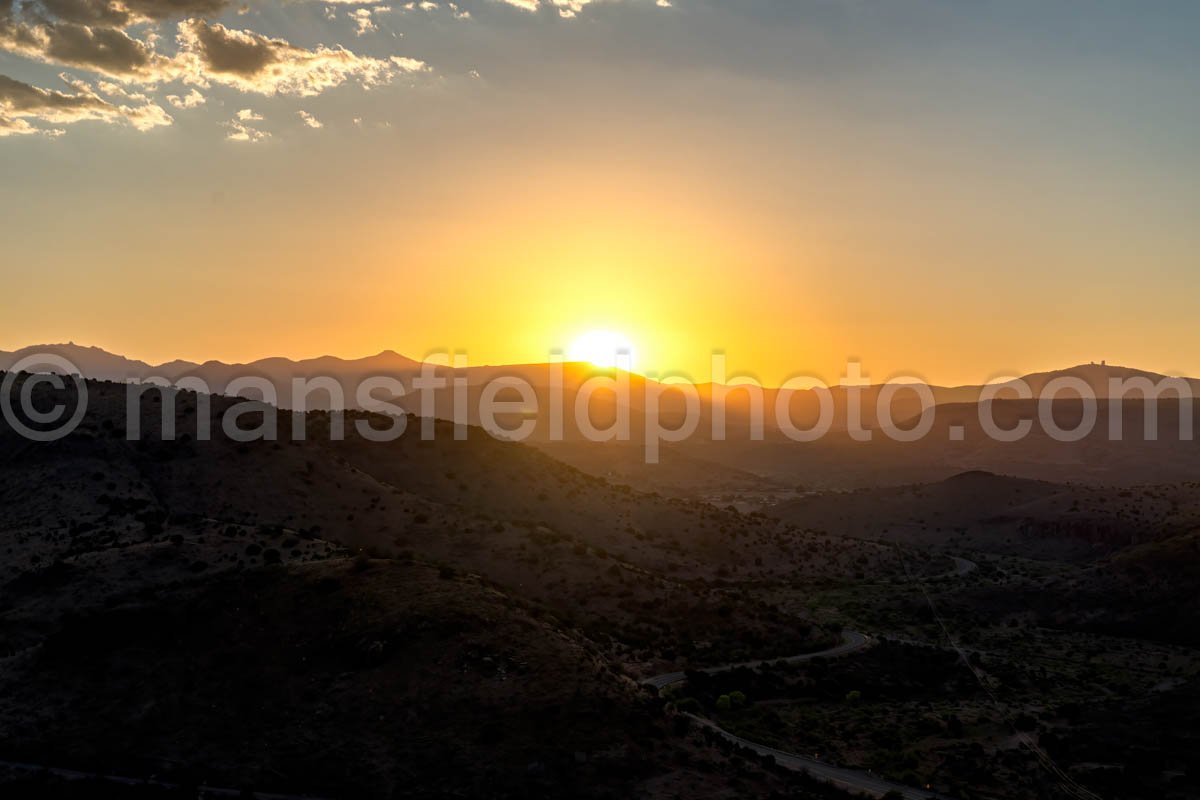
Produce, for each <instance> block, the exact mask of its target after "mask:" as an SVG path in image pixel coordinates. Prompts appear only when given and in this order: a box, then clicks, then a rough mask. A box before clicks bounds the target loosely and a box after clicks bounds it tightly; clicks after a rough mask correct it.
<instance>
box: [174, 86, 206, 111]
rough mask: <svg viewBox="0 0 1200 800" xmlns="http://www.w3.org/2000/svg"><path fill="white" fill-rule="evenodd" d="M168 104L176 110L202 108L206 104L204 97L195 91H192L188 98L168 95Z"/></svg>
mask: <svg viewBox="0 0 1200 800" xmlns="http://www.w3.org/2000/svg"><path fill="white" fill-rule="evenodd" d="M167 102H168V103H170V104H171V105H173V106H174V107H175V108H180V109H188V108H196V107H198V106H202V105H204V103H205V99H204V95H202V94H200V93H199V92H198V91H196V90H195V89H192V91H191V92H190V93H188V95H187V96H186V97H180V96H179V95H177V94H169V95H167Z"/></svg>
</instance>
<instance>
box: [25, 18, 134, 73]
mask: <svg viewBox="0 0 1200 800" xmlns="http://www.w3.org/2000/svg"><path fill="white" fill-rule="evenodd" d="M44 33H45V39H44V42H45V47H44V48H43V49H42V53H43V54H44V56H45V58H46V60H47V61H53V62H55V63H57V64H69V65H71V66H79V67H86V68H87V69H90V70H92V71H94V72H103V73H105V74H108V75H119V76H125V75H138V74H145V73H146V72H148V71H149V70H150V69H151V66H152V64H153V62H154V50H153V49H152V48H151V47H150V46H149V45H147V44H146V43H145V42H141V41H138V40H137V39H134V38H132V37H131V36H129V35H128V34H126V33H125V32H124V31H121V30H117V29H115V28H90V27H88V26H86V25H78V24H75V23H60V24H57V25H52V26H47V27H46V28H45V29H44Z"/></svg>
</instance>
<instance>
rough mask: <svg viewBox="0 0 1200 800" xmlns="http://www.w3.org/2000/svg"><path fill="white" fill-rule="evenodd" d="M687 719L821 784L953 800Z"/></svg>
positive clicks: (909, 798) (917, 799) (907, 799)
mask: <svg viewBox="0 0 1200 800" xmlns="http://www.w3.org/2000/svg"><path fill="white" fill-rule="evenodd" d="M685 716H687V717H688V718H689V719H691V720H692V721H693V722H695V723H696V724H697V725H700V726H701V727H704V728H708V729H709V730H711V731H713V732H715V733H716V734H717V735H718V736H720V737H721V738H723V739H725V740H726V741H729V742H732V743H733V744H735V745H738V746H740V747H745V748H747V749H749V750H753V751H754V752H755V753H758V754H759V755H760V756H771V757H773V758H774V759H775V763H776V764H778V765H779V766H781V767H783V768H784V769H790V770H792V771H793V772H807V773H808V774H809V775H811V776H812V777H814V778H816V779H817V780H821V781H825V782H826V783H829V784H832V785H834V786H836V787H838V788H839V789H845V790H847V791H850V792H862V793H865V794H868V795H871V796H872V797H883V796H884V795H885V794H887V793H888V792H897V793H899V795H900V796H901V797H903V798H904V800H950V798H948V797H946V796H945V795H941V794H937V793H935V792H933V791H930V790H928V789H914V788H913V787H911V786H905V785H904V784H900V783H892V782H891V781H887V780H884V779H883V778H877V777H876V776H874V775H872V774H870V773H868V772H860V771H859V770H854V769H845V768H844V767H837V766H834V765H833V764H826V763H825V762H824V761H818V760H816V759H815V758H805V757H804V756H798V755H796V754H795V753H788V752H786V751H783V750H776V749H775V748H774V747H767V746H766V745H765V744H758V743H756V742H752V741H750V740H749V739H743V738H742V737H740V736H737V735H735V734H732V733H730V732H729V731H727V730H725V729H724V728H722V727H720V726H719V725H717V724H716V723H715V722H713V721H712V720H710V719H705V718H704V717H698V716H696V715H695V714H686V715H685Z"/></svg>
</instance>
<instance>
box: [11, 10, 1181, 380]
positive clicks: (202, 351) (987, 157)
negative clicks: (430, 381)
mask: <svg viewBox="0 0 1200 800" xmlns="http://www.w3.org/2000/svg"><path fill="white" fill-rule="evenodd" d="M1197 41H1200V4H1198V3H1196V2H1194V0H1180V1H1178V2H1170V1H1167V0H1163V1H1161V2H1154V3H1145V4H1142V3H1136V4H1135V3H1130V2H1112V1H1109V0H1095V2H1089V3H1074V2H1071V3H1067V2H1061V3H1060V2H1047V0H1035V1H1032V2H1024V0H1003V2H951V1H950V0H886V1H885V0H880V1H879V2H868V1H867V0H822V1H820V2H807V1H805V0H737V1H736V2H734V1H733V0H671V2H670V3H667V2H664V0H658V2H655V0H593V1H592V2H588V0H540V2H539V1H538V0H457V2H456V3H448V2H445V1H444V0H437V2H424V3H408V2H402V1H400V0H381V1H380V2H378V3H375V4H370V3H356V2H344V0H339V2H336V3H332V2H310V1H309V0H286V1H285V2H274V1H273V0H272V1H270V2H263V3H257V2H250V3H249V5H241V4H240V3H238V2H232V3H230V2H227V0H125V4H124V5H122V4H120V3H118V2H116V0H39V1H37V2H34V1H33V0H30V2H20V0H18V1H17V2H13V0H0V297H2V298H3V301H2V303H0V311H2V313H0V349H2V350H13V349H16V348H19V347H23V346H26V345H30V344H36V343H41V342H59V341H67V340H74V341H75V342H77V343H84V344H94V345H98V346H102V347H105V348H106V349H109V350H112V351H115V352H120V353H122V354H125V355H128V356H130V357H134V358H140V359H143V360H147V361H165V360H169V359H174V358H186V359H191V360H205V359H210V358H216V359H222V360H226V361H245V360H250V359H255V358H260V357H264V356H268V355H284V356H290V357H294V358H302V357H311V356H316V355H322V354H327V353H328V354H334V355H340V356H345V357H357V356H363V355H367V354H371V353H375V352H378V351H380V350H383V349H395V350H398V351H400V352H403V353H405V354H407V355H410V356H413V357H421V356H423V355H425V354H426V353H428V352H430V351H434V350H439V349H461V350H465V351H466V352H467V354H468V356H469V359H470V361H471V362H472V363H474V364H483V363H501V362H509V363H511V362H530V361H542V360H545V359H546V358H547V355H548V352H549V350H550V349H551V348H553V347H567V346H568V345H569V344H570V343H571V342H572V341H573V340H575V339H576V338H577V337H578V336H580V335H581V334H583V333H585V332H587V331H589V330H594V329H606V330H613V331H619V332H621V333H622V334H624V335H625V336H627V337H628V338H629V339H630V340H631V341H632V342H634V343H635V345H636V347H637V349H638V352H639V367H640V368H641V369H643V370H647V371H660V370H670V371H679V372H682V373H684V374H687V375H689V376H690V377H692V378H695V379H697V380H706V379H707V378H708V364H709V354H710V353H711V352H712V351H713V350H714V349H717V350H723V351H724V352H726V353H727V354H728V362H729V365H730V368H731V370H733V371H744V372H749V373H751V374H754V375H756V376H758V377H759V378H760V379H761V380H763V381H764V382H766V383H771V384H778V383H780V382H782V381H783V380H785V379H786V378H788V377H789V376H791V375H793V374H796V373H808V374H812V375H816V376H819V377H822V378H825V379H827V380H830V381H832V380H836V379H837V378H838V377H839V376H840V375H841V374H842V370H843V365H844V364H845V362H846V360H847V359H848V358H856V359H861V360H862V362H863V364H864V366H865V369H866V371H867V372H868V374H869V375H870V376H871V377H872V378H878V379H881V380H882V379H886V378H888V377H891V376H894V375H897V374H906V375H917V376H922V377H926V378H928V379H930V380H932V381H935V382H939V383H946V384H950V383H968V382H970V383H975V382H979V381H982V380H985V379H987V378H989V377H990V376H993V375H995V374H998V373H1013V372H1025V371H1032V370H1036V369H1042V368H1051V367H1058V366H1066V365H1068V364H1072V363H1078V362H1080V361H1090V360H1093V359H1095V360H1100V359H1102V358H1105V359H1108V360H1109V361H1110V362H1118V363H1125V364H1130V365H1137V366H1140V367H1144V368H1147V369H1155V370H1160V371H1167V372H1184V373H1190V374H1193V375H1200V348H1197V346H1196V336H1197V331H1196V324H1195V319H1196V312H1195V303H1196V296H1197V292H1198V290H1200V225H1198V224H1197V220H1198V219H1200V148H1198V147H1197V143H1198V142H1200V47H1198V46H1197Z"/></svg>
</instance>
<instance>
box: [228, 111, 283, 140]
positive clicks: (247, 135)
mask: <svg viewBox="0 0 1200 800" xmlns="http://www.w3.org/2000/svg"><path fill="white" fill-rule="evenodd" d="M248 122H262V115H260V114H256V113H255V112H254V111H252V110H250V109H248V108H243V109H242V110H241V111H239V112H238V113H237V116H236V117H234V118H233V119H231V120H229V121H228V122H223V123H221V124H222V125H223V126H224V127H225V129H226V130H227V131H228V132H227V133H226V134H225V138H226V139H228V140H229V141H231V142H246V143H248V144H254V143H256V142H263V141H266V140H267V139H270V138H271V134H269V133H267V132H266V131H260V130H259V129H258V128H255V127H253V126H251V125H247V124H246V123H248Z"/></svg>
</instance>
